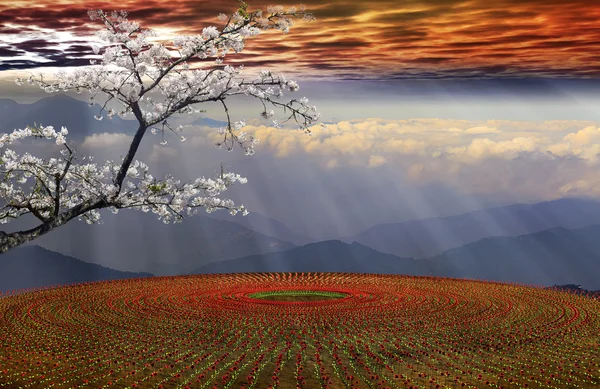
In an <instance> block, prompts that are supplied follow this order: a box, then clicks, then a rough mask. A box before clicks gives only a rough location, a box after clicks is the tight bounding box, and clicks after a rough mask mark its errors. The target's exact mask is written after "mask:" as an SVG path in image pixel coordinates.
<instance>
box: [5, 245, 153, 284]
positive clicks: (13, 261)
mask: <svg viewBox="0 0 600 389" xmlns="http://www.w3.org/2000/svg"><path fill="white" fill-rule="evenodd" d="M140 277H153V274H150V273H135V272H123V271H119V270H114V269H110V268H107V267H104V266H100V265H96V264H93V263H87V262H84V261H81V260H79V259H76V258H73V257H69V256H66V255H63V254H60V253H57V252H54V251H51V250H47V249H45V248H43V247H40V246H22V247H17V248H15V249H13V250H10V251H8V252H6V253H4V254H2V255H0V292H7V291H12V290H15V289H17V290H18V289H28V288H39V287H47V286H53V285H67V284H73V283H80V282H91V281H108V280H118V279H125V278H140Z"/></svg>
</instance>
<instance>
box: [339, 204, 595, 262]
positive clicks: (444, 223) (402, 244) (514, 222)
mask: <svg viewBox="0 0 600 389" xmlns="http://www.w3.org/2000/svg"><path fill="white" fill-rule="evenodd" d="M598 223H600V202H598V201H593V200H587V199H567V198H565V199H560V200H553V201H546V202H541V203H536V204H515V205H510V206H504V207H496V208H489V209H483V210H478V211H473V212H469V213H465V214H461V215H455V216H448V217H436V218H429V219H421V220H411V221H406V222H400V223H385V224H378V225H375V226H373V227H371V228H369V229H367V230H365V231H363V232H361V233H359V234H357V235H354V236H352V237H348V238H341V240H344V241H356V242H359V243H361V244H364V245H366V246H369V247H372V248H374V249H376V250H379V251H381V252H385V253H389V254H394V255H397V256H402V257H414V258H427V257H431V256H434V255H437V254H440V253H442V252H443V251H445V250H448V249H451V248H454V247H459V246H462V245H465V244H468V243H473V242H476V241H478V240H480V239H483V238H486V237H490V236H518V235H523V234H529V233H534V232H538V231H543V230H547V229H550V228H554V227H565V228H570V229H574V228H580V227H585V226H588V225H592V224H598Z"/></svg>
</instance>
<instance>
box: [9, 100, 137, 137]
mask: <svg viewBox="0 0 600 389" xmlns="http://www.w3.org/2000/svg"><path fill="white" fill-rule="evenodd" d="M100 109H101V106H100V105H98V104H94V106H92V107H90V106H89V105H88V103H86V102H85V101H82V100H78V99H75V98H73V97H70V96H67V95H65V94H57V95H53V96H50V97H46V98H43V99H41V100H38V101H36V102H35V103H32V104H19V103H17V102H15V101H14V100H11V99H0V117H2V120H1V121H0V133H10V132H12V131H13V130H15V129H17V128H26V127H27V126H29V125H34V122H35V123H37V124H38V125H40V124H43V125H44V126H53V127H54V129H55V130H57V131H58V130H60V129H61V128H62V127H63V126H64V127H66V128H67V129H68V130H69V135H68V138H69V139H70V140H75V141H78V142H80V141H83V139H85V137H86V136H89V135H92V134H94V133H103V132H107V133H126V134H127V133H133V132H134V131H135V129H136V128H137V127H136V126H135V124H136V122H135V121H133V120H123V119H122V118H121V117H119V116H114V117H113V118H112V119H108V118H107V116H106V112H103V113H102V116H104V118H103V119H102V120H96V119H94V115H98V114H100Z"/></svg>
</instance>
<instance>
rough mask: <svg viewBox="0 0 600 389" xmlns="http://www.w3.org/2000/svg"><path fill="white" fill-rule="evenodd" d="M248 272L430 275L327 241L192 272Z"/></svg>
mask: <svg viewBox="0 0 600 389" xmlns="http://www.w3.org/2000/svg"><path fill="white" fill-rule="evenodd" d="M245 272H345V273H388V274H393V273H403V274H412V275H418V274H423V275H425V274H428V272H429V269H428V263H426V262H421V261H416V260H413V259H405V258H398V257H396V256H395V255H390V254H384V253H380V252H378V251H376V250H373V249H371V248H369V247H366V246H363V245H361V244H359V243H356V242H355V243H352V244H348V243H344V242H341V241H339V240H328V241H323V242H317V243H310V244H307V245H304V246H301V247H296V248H293V249H291V250H287V251H282V252H276V253H268V254H263V255H250V256H245V257H242V258H236V259H233V260H229V261H222V262H215V263H210V264H208V265H206V266H203V267H200V268H199V269H196V270H195V271H193V272H192V273H193V274H201V273H245Z"/></svg>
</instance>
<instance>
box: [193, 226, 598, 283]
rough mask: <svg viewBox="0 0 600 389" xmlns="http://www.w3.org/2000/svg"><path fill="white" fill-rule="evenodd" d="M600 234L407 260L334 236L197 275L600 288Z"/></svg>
mask: <svg viewBox="0 0 600 389" xmlns="http://www.w3.org/2000/svg"><path fill="white" fill-rule="evenodd" d="M599 237H600V225H592V226H588V227H584V228H580V229H575V230H568V229H565V228H554V229H550V230H546V231H541V232H537V233H533V234H526V235H520V236H516V237H489V238H485V239H482V240H479V241H477V242H474V243H469V244H466V245H463V246H461V247H457V248H454V249H451V250H447V251H445V252H443V253H442V254H439V255H437V256H434V257H431V258H427V259H413V258H401V257H398V256H395V255H392V254H385V253H381V252H379V251H377V250H374V249H372V248H369V247H367V246H364V245H362V244H360V243H357V242H353V243H351V244H349V243H345V242H342V241H339V240H329V241H323V242H317V243H311V244H307V245H305V246H301V247H296V248H293V249H291V250H287V251H283V252H275V253H268V254H262V255H249V256H244V257H241V258H236V259H233V260H228V261H220V262H215V263H211V264H208V265H205V266H203V267H200V268H198V269H196V270H195V271H194V272H192V273H195V274H205V273H232V272H274V271H285V272H346V273H380V274H386V273H387V274H409V275H421V276H439V277H454V278H470V279H479V280H488V281H500V282H514V283H521V284H527V285H546V286H547V285H552V284H580V285H582V286H583V287H584V288H586V289H590V290H591V289H600V239H598V238H599Z"/></svg>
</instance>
